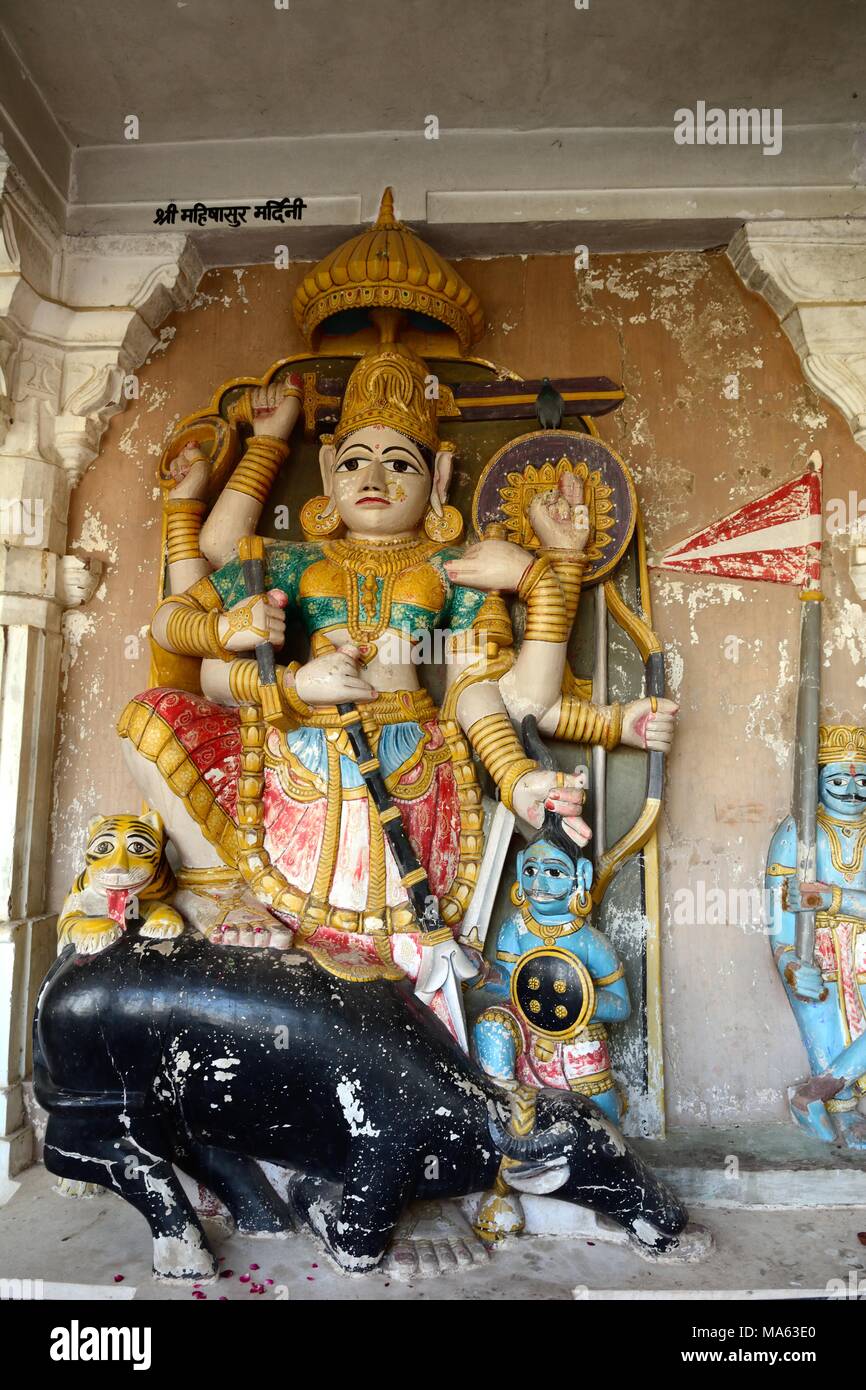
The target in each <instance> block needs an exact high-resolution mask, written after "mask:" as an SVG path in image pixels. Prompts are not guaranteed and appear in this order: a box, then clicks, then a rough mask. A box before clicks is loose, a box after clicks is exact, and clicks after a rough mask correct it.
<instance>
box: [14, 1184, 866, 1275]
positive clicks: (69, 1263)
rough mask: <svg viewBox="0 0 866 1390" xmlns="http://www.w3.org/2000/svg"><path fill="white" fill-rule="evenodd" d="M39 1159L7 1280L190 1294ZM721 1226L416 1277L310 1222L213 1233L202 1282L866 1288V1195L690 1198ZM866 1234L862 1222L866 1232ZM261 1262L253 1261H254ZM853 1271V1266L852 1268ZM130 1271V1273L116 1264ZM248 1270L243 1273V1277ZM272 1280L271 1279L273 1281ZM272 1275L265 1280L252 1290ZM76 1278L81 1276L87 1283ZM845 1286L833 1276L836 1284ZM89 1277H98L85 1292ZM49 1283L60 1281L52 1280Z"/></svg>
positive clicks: (564, 1245)
mask: <svg viewBox="0 0 866 1390" xmlns="http://www.w3.org/2000/svg"><path fill="white" fill-rule="evenodd" d="M53 1181H54V1180H53V1179H52V1178H51V1176H50V1175H49V1174H48V1173H46V1172H45V1170H44V1169H43V1168H41V1167H34V1168H31V1169H29V1170H28V1171H27V1172H26V1173H23V1174H21V1175H20V1177H19V1179H18V1182H19V1184H20V1185H19V1187H18V1189H17V1191H16V1192H15V1193H14V1194H13V1195H12V1197H11V1198H10V1199H9V1200H8V1201H7V1202H6V1203H5V1205H3V1206H2V1207H0V1280H2V1279H32V1280H36V1279H41V1280H43V1281H44V1283H45V1284H46V1285H48V1286H73V1285H74V1286H77V1287H76V1288H75V1291H74V1293H73V1291H72V1290H71V1289H69V1293H68V1296H73V1297H77V1298H81V1297H105V1296H112V1295H121V1296H125V1297H127V1298H129V1297H130V1296H132V1297H134V1298H135V1299H144V1300H147V1299H158V1300H162V1299H173V1300H186V1301H188V1302H189V1301H193V1299H194V1297H195V1294H194V1291H193V1289H191V1288H190V1287H189V1286H187V1285H171V1284H166V1283H155V1282H154V1281H153V1279H152V1278H151V1272H150V1249H149V1247H150V1241H149V1235H148V1231H147V1228H146V1226H145V1223H144V1220H143V1219H142V1218H141V1217H140V1216H138V1215H137V1213H135V1212H134V1211H133V1210H132V1209H131V1208H130V1207H128V1206H127V1205H126V1204H125V1203H123V1202H121V1201H120V1200H119V1199H118V1198H116V1197H112V1196H109V1195H108V1194H105V1195H100V1196H97V1197H94V1198H90V1199H86V1200H78V1201H73V1200H69V1199H65V1198H61V1197H59V1196H57V1195H55V1193H54V1192H53V1191H52V1186H53ZM693 1217H694V1219H695V1220H697V1221H700V1222H701V1223H702V1224H703V1225H705V1226H707V1227H708V1228H709V1229H710V1230H711V1231H712V1233H713V1236H714V1241H715V1245H714V1249H713V1251H712V1253H711V1254H710V1255H709V1256H708V1257H707V1258H706V1259H705V1260H703V1261H701V1262H700V1263H697V1264H681V1265H675V1264H667V1263H666V1264H648V1263H646V1262H645V1261H644V1260H642V1259H640V1258H639V1257H638V1256H637V1255H635V1254H634V1253H633V1252H632V1251H631V1250H630V1249H628V1248H626V1247H623V1246H622V1245H606V1244H603V1243H600V1242H599V1241H597V1240H596V1241H595V1242H594V1243H591V1242H590V1241H589V1240H587V1239H586V1238H585V1237H584V1238H581V1237H549V1236H524V1237H522V1238H521V1239H520V1240H517V1241H514V1242H512V1243H511V1244H510V1245H509V1246H506V1247H505V1248H501V1249H499V1250H497V1251H496V1252H495V1253H494V1254H493V1255H492V1256H491V1257H490V1259H489V1261H488V1263H487V1264H486V1265H485V1266H483V1267H481V1268H477V1269H472V1270H469V1271H468V1272H465V1273H454V1274H450V1275H445V1276H442V1277H440V1278H438V1279H433V1280H428V1279H417V1280H415V1281H414V1282H411V1283H405V1282H402V1281H396V1280H393V1279H390V1280H389V1279H388V1278H387V1277H385V1276H383V1275H381V1274H374V1275H369V1276H366V1277H364V1278H360V1279H350V1278H346V1277H345V1276H343V1275H340V1274H338V1273H337V1272H336V1271H335V1270H334V1269H333V1268H331V1267H330V1266H329V1265H328V1264H327V1262H326V1260H325V1259H324V1258H323V1256H322V1255H321V1253H320V1252H319V1251H318V1250H317V1248H316V1246H315V1245H314V1244H313V1242H312V1240H310V1239H309V1238H308V1237H307V1236H305V1235H291V1236H288V1237H286V1238H285V1239H281V1240H251V1239H249V1238H245V1237H238V1236H233V1237H230V1238H227V1239H226V1238H224V1237H223V1238H220V1237H219V1236H218V1235H216V1236H213V1245H214V1249H215V1250H216V1253H217V1254H218V1255H219V1256H221V1257H222V1264H221V1266H220V1268H221V1269H222V1270H224V1271H226V1272H227V1271H229V1270H230V1271H231V1274H228V1273H227V1274H226V1277H224V1278H220V1279H218V1280H216V1281H215V1282H213V1283H211V1284H209V1285H204V1286H202V1288H201V1289H200V1290H199V1294H200V1295H205V1296H206V1297H207V1298H208V1299H209V1300H210V1299H219V1298H225V1299H229V1300H234V1299H242V1300H245V1301H257V1300H271V1299H275V1298H285V1299H292V1300H299V1299H302V1300H316V1299H334V1298H341V1299H348V1300H357V1301H363V1300H371V1299H375V1300H382V1299H396V1300H398V1301H402V1300H406V1299H427V1300H436V1299H460V1300H461V1301H466V1300H477V1301H486V1300H489V1299H495V1298H503V1297H505V1298H513V1299H523V1300H525V1299H533V1300H535V1299H554V1300H559V1299H567V1300H570V1299H572V1298H573V1297H574V1296H575V1293H574V1291H575V1290H576V1289H577V1290H578V1291H579V1292H578V1295H577V1296H578V1297H583V1298H593V1297H599V1296H605V1295H610V1294H614V1293H617V1292H619V1293H620V1295H621V1296H625V1297H631V1298H634V1297H635V1296H637V1297H641V1296H644V1297H646V1296H650V1297H652V1296H655V1297H665V1296H667V1295H671V1294H674V1295H676V1294H679V1295H680V1296H682V1295H683V1294H686V1295H688V1294H689V1293H690V1294H691V1295H692V1296H693V1297H694V1296H695V1295H697V1296H698V1297H702V1296H703V1297H707V1296H712V1295H713V1293H718V1292H720V1291H722V1292H723V1291H728V1292H732V1291H735V1290H736V1291H743V1290H750V1289H751V1290H755V1292H756V1293H761V1294H763V1295H764V1296H766V1294H767V1292H769V1291H774V1292H776V1293H777V1294H781V1295H786V1296H788V1297H791V1296H794V1297H796V1296H797V1295H798V1294H799V1295H802V1294H803V1293H804V1292H806V1291H807V1290H820V1291H823V1290H825V1289H826V1286H827V1283H828V1281H829V1280H839V1279H841V1280H842V1281H843V1282H844V1284H845V1285H846V1287H847V1286H849V1285H851V1284H852V1283H853V1285H854V1287H856V1283H857V1280H858V1279H863V1280H864V1289H866V1246H864V1245H863V1244H861V1243H860V1241H859V1240H858V1234H859V1233H860V1232H866V1208H864V1207H848V1208H836V1209H832V1210H831V1209H821V1208H812V1209H810V1210H799V1211H755V1210H752V1211H748V1210H724V1209H720V1208H718V1207H714V1208H713V1209H712V1210H704V1211H701V1210H695V1211H694V1212H693ZM864 1239H866V1236H864ZM252 1266H258V1268H257V1269H254V1268H251V1267H252ZM852 1271H853V1275H852ZM118 1275H122V1276H123V1277H122V1279H120V1280H118V1279H116V1276H118ZM242 1275H249V1278H248V1279H246V1280H242V1279H241V1276H242ZM271 1281H272V1282H271ZM254 1285H259V1286H264V1292H263V1293H256V1292H254V1291H253V1289H254ZM82 1286H86V1288H85V1289H82ZM833 1287H836V1288H838V1287H839V1286H838V1285H836V1286H833ZM87 1290H90V1292H89V1293H88V1292H87ZM47 1291H48V1292H49V1293H50V1294H51V1295H52V1296H58V1295H62V1292H63V1290H62V1289H57V1288H51V1287H49V1289H48V1290H47Z"/></svg>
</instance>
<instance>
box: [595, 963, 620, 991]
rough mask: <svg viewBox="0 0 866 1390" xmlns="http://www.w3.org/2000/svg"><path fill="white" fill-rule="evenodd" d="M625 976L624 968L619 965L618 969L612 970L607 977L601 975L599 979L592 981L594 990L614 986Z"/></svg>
mask: <svg viewBox="0 0 866 1390" xmlns="http://www.w3.org/2000/svg"><path fill="white" fill-rule="evenodd" d="M624 975H625V966H622V965H620V966H619V967H618V969H616V970H612V971H611V973H610V974H609V975H602V976H601V978H600V979H598V980H595V981H593V983H594V984H595V987H596V989H606V988H607V986H608V985H613V984H616V982H617V980H621V979H622V978H623V976H624Z"/></svg>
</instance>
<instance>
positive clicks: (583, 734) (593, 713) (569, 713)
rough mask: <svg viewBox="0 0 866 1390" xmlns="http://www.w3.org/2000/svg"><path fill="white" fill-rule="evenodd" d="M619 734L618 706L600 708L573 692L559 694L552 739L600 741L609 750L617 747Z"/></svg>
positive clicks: (619, 718) (619, 709) (619, 706)
mask: <svg viewBox="0 0 866 1390" xmlns="http://www.w3.org/2000/svg"><path fill="white" fill-rule="evenodd" d="M621 734H622V705H611V706H610V708H609V709H608V710H600V709H597V708H596V706H595V705H592V704H590V703H589V701H588V700H581V699H580V698H579V696H577V695H563V697H562V700H561V703H560V706H559V721H558V723H557V725H556V733H555V734H554V738H561V739H563V740H564V741H565V742H566V743H591V744H600V745H601V747H602V748H607V749H608V751H610V749H611V748H616V747H617V745H618V743H619V741H620V736H621Z"/></svg>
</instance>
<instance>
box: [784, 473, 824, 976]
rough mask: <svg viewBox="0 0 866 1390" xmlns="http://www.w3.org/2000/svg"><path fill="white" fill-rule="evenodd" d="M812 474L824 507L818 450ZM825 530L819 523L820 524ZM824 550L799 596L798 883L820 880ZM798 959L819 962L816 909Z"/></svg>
mask: <svg viewBox="0 0 866 1390" xmlns="http://www.w3.org/2000/svg"><path fill="white" fill-rule="evenodd" d="M809 469H810V471H811V472H812V473H816V474H817V475H818V486H819V506H818V515H819V519H820V515H821V505H822V504H821V501H820V485H821V475H822V469H823V463H822V459H821V455H820V453H819V452H818V450H817V449H816V450H815V451H814V453H812V454H811V455H810V456H809ZM819 525H820V520H819ZM823 598H824V595H823V594H822V593H821V546H820V531H819V545H818V549H817V555H816V556H815V557H814V559H813V560H812V562H811V565H810V572H809V576H808V578H807V579H806V582H805V584H804V586H803V588H802V589H801V591H800V602H801V603H802V605H803V607H802V610H801V613H800V678H799V684H798V687H797V742H796V746H795V749H794V800H793V805H792V807H791V814H792V815H793V817H794V822H795V824H796V827H797V878H798V880H799V881H800V882H801V883H803V882H807V883H813V882H814V881H815V878H816V876H817V839H818V819H817V818H818V729H819V725H820V723H821V603H822V600H823ZM795 949H796V952H797V959H798V960H801V961H803V963H804V964H806V965H811V964H812V963H813V962H814V959H815V909H814V908H803V909H802V910H801V911H800V912H798V913H797V921H796V928H795Z"/></svg>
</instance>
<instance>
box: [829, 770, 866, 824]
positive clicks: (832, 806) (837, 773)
mask: <svg viewBox="0 0 866 1390" xmlns="http://www.w3.org/2000/svg"><path fill="white" fill-rule="evenodd" d="M819 785H820V797H821V801H822V802H823V804H824V805H825V806H826V808H827V810H828V811H830V812H831V813H832V814H833V815H835V816H841V817H843V819H845V820H854V819H856V817H857V816H862V814H863V812H864V811H866V766H864V764H863V763H828V764H827V766H826V767H822V768H821V777H820V784H819Z"/></svg>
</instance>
